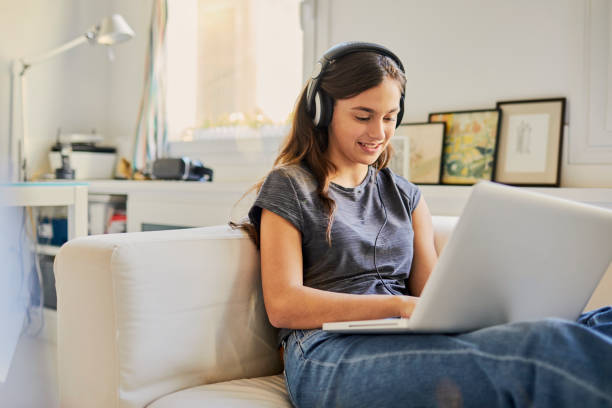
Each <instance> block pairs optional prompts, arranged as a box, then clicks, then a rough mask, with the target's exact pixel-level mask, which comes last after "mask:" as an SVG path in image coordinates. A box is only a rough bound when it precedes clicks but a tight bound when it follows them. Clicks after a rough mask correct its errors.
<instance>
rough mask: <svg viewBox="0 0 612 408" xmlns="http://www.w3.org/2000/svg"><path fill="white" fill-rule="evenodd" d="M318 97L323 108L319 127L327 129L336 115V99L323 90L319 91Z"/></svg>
mask: <svg viewBox="0 0 612 408" xmlns="http://www.w3.org/2000/svg"><path fill="white" fill-rule="evenodd" d="M316 96H317V97H318V98H319V99H320V106H321V119H320V120H319V124H318V126H317V127H318V128H326V127H328V126H329V125H330V123H331V121H332V117H333V115H334V99H333V98H332V97H331V96H329V95H328V94H327V93H326V92H325V91H323V90H319V91H318V92H317V95H316Z"/></svg>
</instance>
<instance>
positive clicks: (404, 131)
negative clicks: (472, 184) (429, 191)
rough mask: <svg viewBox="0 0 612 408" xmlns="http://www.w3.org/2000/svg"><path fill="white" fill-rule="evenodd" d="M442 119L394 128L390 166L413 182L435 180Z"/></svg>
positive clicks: (443, 127)
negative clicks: (392, 155)
mask: <svg viewBox="0 0 612 408" xmlns="http://www.w3.org/2000/svg"><path fill="white" fill-rule="evenodd" d="M445 130H446V124H445V123H404V124H402V125H400V126H399V127H398V128H397V129H395V135H394V136H393V138H391V144H392V145H393V148H394V149H395V155H394V157H393V158H392V159H391V162H390V163H389V167H391V169H392V170H393V171H394V172H396V173H398V174H400V175H402V176H404V177H405V178H406V179H407V180H409V181H411V182H412V183H417V184H439V183H440V175H441V168H442V144H443V142H444V133H445Z"/></svg>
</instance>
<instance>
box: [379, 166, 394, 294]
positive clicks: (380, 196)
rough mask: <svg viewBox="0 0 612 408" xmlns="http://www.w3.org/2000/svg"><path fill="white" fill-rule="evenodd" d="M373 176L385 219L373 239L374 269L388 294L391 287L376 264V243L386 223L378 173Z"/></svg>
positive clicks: (385, 211) (385, 210)
mask: <svg viewBox="0 0 612 408" xmlns="http://www.w3.org/2000/svg"><path fill="white" fill-rule="evenodd" d="M375 177H376V181H375V182H376V190H377V191H378V198H379V199H380V203H381V204H382V208H383V211H384V213H385V221H384V222H383V224H382V225H381V227H380V229H379V230H378V234H376V238H375V239H374V269H375V270H376V274H377V275H378V279H379V280H380V281H381V282H382V284H383V286H384V287H385V289H387V292H389V294H391V295H394V293H393V292H392V291H391V289H389V287H388V286H387V284H386V283H385V281H384V280H383V278H382V276H380V272H379V271H378V266H376V243H377V242H378V236H379V235H380V233H381V232H382V230H383V228H385V225H387V207H386V206H385V202H384V201H383V199H382V195H381V194H380V187H379V186H378V174H376V175H375Z"/></svg>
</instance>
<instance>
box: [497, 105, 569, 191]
mask: <svg viewBox="0 0 612 408" xmlns="http://www.w3.org/2000/svg"><path fill="white" fill-rule="evenodd" d="M565 106H566V98H564V97H559V98H548V99H531V100H513V101H500V102H497V108H498V109H500V110H501V111H502V121H501V127H500V136H499V149H498V157H497V162H496V169H495V181H497V182H499V183H504V184H510V185H514V186H533V187H535V186H539V187H559V184H560V180H561V152H562V148H563V122H564V118H565Z"/></svg>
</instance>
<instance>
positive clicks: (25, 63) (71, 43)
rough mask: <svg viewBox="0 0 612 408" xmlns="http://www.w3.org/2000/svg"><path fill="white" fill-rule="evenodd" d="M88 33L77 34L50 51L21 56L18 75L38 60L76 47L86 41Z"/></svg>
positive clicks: (41, 60)
mask: <svg viewBox="0 0 612 408" xmlns="http://www.w3.org/2000/svg"><path fill="white" fill-rule="evenodd" d="M89 35H90V33H89V32H87V33H85V34H83V35H80V36H78V37H77V38H75V39H74V40H72V41H68V42H67V43H66V44H63V45H60V46H59V47H57V48H54V49H52V50H51V51H47V52H45V53H44V54H41V55H37V56H35V57H32V58H21V59H20V60H19V61H20V62H21V65H22V67H21V72H19V75H20V76H23V75H24V74H25V73H26V71H27V70H28V68H30V67H31V66H32V65H36V64H38V63H40V62H43V61H46V60H48V59H50V58H53V57H55V56H56V55H58V54H61V53H63V52H65V51H68V50H70V49H72V48H74V47H77V46H79V45H81V44H84V43H86V42H87V41H88V40H89V39H90V38H89Z"/></svg>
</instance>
